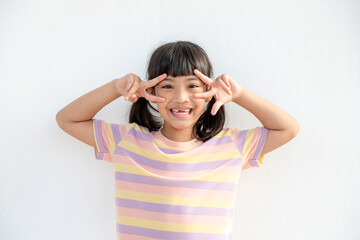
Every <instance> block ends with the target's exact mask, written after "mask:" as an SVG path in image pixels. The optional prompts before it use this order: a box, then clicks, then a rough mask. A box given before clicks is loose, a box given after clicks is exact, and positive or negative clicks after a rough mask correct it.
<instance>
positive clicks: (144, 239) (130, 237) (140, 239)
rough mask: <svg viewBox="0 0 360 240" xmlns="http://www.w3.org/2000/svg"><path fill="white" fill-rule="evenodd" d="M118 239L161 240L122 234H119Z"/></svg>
mask: <svg viewBox="0 0 360 240" xmlns="http://www.w3.org/2000/svg"><path fill="white" fill-rule="evenodd" d="M117 237H118V238H117V239H123V240H160V239H159V238H151V237H144V236H139V235H132V234H126V233H120V232H117Z"/></svg>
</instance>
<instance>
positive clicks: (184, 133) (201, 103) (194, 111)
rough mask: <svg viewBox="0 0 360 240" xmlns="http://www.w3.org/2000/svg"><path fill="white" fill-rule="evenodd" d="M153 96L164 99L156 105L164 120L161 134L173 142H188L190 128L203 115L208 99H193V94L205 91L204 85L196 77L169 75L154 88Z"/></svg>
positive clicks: (190, 137)
mask: <svg viewBox="0 0 360 240" xmlns="http://www.w3.org/2000/svg"><path fill="white" fill-rule="evenodd" d="M154 91H155V92H154V94H155V95H157V96H160V97H163V98H165V102H162V103H157V107H158V111H159V113H160V115H161V116H162V118H163V119H164V126H163V129H162V131H161V132H162V133H163V135H164V136H165V137H167V138H169V139H170V140H173V141H190V140H191V139H192V138H193V136H191V133H192V128H193V126H194V124H195V123H196V121H197V120H198V119H199V117H200V116H201V114H202V113H203V109H204V107H205V103H206V102H209V101H210V98H209V99H195V98H194V97H193V95H194V94H195V93H199V92H204V91H206V85H205V83H204V82H203V81H201V80H200V79H199V78H198V77H197V76H196V75H190V76H178V77H173V76H171V75H169V76H168V77H167V78H166V79H164V80H162V81H161V82H159V83H158V84H157V85H156V86H155V87H154Z"/></svg>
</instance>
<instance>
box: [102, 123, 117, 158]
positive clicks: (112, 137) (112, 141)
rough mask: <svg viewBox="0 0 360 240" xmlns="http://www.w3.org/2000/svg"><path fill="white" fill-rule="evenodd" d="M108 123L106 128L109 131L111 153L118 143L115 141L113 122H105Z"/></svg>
mask: <svg viewBox="0 0 360 240" xmlns="http://www.w3.org/2000/svg"><path fill="white" fill-rule="evenodd" d="M105 125H106V129H107V131H108V133H109V143H110V153H111V154H112V153H114V151H115V148H116V145H115V141H114V136H113V132H112V129H111V124H110V123H105Z"/></svg>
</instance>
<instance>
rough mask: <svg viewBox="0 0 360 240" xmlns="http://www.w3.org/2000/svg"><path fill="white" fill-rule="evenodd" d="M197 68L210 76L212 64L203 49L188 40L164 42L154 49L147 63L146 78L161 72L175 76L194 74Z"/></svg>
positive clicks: (153, 76) (151, 77)
mask: <svg viewBox="0 0 360 240" xmlns="http://www.w3.org/2000/svg"><path fill="white" fill-rule="evenodd" d="M195 68H196V69H198V70H199V71H200V72H202V73H204V74H205V75H206V76H208V77H212V66H211V63H210V60H209V58H208V56H207V54H206V53H205V51H204V50H203V49H202V48H200V47H199V46H198V45H196V44H194V43H190V42H184V41H178V42H174V43H168V44H165V45H163V46H161V47H159V48H158V49H156V50H155V51H154V53H153V55H152V56H151V59H150V61H149V65H148V71H147V75H148V79H153V78H155V77H157V76H159V75H161V74H163V73H166V74H168V75H171V76H173V77H177V76H189V75H195V74H194V69H195Z"/></svg>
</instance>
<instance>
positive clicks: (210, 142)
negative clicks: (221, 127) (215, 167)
mask: <svg viewBox="0 0 360 240" xmlns="http://www.w3.org/2000/svg"><path fill="white" fill-rule="evenodd" d="M230 142H232V139H231V137H230V136H224V137H221V138H217V137H216V138H211V139H209V140H208V141H206V142H204V143H203V144H201V145H200V146H218V145H221V144H226V143H230Z"/></svg>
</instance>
